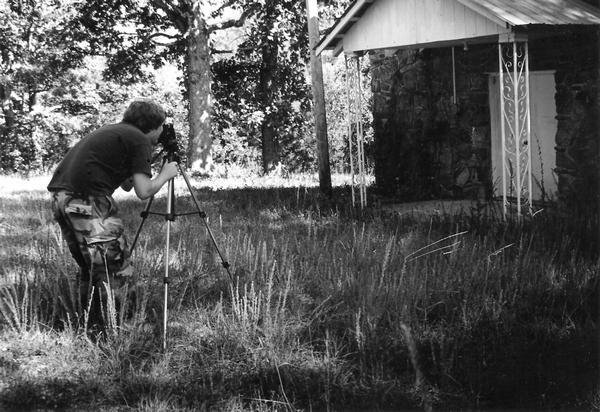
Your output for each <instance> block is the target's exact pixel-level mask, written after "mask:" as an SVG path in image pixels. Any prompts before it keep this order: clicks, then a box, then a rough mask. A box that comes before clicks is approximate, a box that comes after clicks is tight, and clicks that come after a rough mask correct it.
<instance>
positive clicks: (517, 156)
mask: <svg viewBox="0 0 600 412" xmlns="http://www.w3.org/2000/svg"><path fill="white" fill-rule="evenodd" d="M512 46H513V101H514V103H513V104H514V111H515V113H514V114H515V119H514V120H515V124H514V126H513V127H514V130H513V136H514V139H515V163H516V167H515V168H516V171H517V172H516V173H515V177H516V180H517V181H516V189H517V219H518V220H519V221H520V220H521V190H522V186H523V182H521V133H520V131H521V127H520V124H519V67H518V64H517V61H518V57H517V42H516V41H514V42H513V44H512Z"/></svg>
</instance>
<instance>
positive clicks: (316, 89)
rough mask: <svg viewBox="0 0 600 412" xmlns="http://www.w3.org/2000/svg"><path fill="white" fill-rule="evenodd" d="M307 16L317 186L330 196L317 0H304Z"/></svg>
mask: <svg viewBox="0 0 600 412" xmlns="http://www.w3.org/2000/svg"><path fill="white" fill-rule="evenodd" d="M306 14H307V16H308V44H309V47H310V68H311V70H310V73H311V78H312V93H313V101H314V108H313V113H314V116H315V133H316V136H317V157H318V160H319V187H320V189H321V192H322V193H323V194H325V195H326V196H331V168H330V166H329V142H328V141H327V119H326V116H325V89H324V87H323V63H322V61H321V56H317V55H316V53H315V47H316V45H317V42H318V41H319V16H318V8H317V0H306Z"/></svg>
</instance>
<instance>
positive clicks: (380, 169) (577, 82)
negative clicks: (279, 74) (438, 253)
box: [317, 0, 600, 211]
mask: <svg viewBox="0 0 600 412" xmlns="http://www.w3.org/2000/svg"><path fill="white" fill-rule="evenodd" d="M596 3H597V1H595V0H594V1H592V0H590V1H587V2H584V1H581V0H520V1H518V2H517V1H514V0H480V1H475V0H419V1H414V0H370V1H367V0H356V1H354V2H353V3H352V4H351V5H350V6H349V7H348V9H347V10H346V12H345V13H344V15H343V16H342V17H340V18H339V19H338V20H337V21H336V23H335V24H334V25H333V26H332V27H331V28H330V30H329V31H328V32H327V33H326V34H325V36H324V37H323V38H322V40H321V42H320V43H319V45H318V47H317V52H322V51H323V50H325V49H330V50H334V53H336V54H339V53H341V52H343V53H345V54H346V56H348V57H352V58H361V56H364V57H363V58H369V59H370V63H371V64H370V67H371V69H370V75H371V85H372V92H373V107H372V109H373V119H374V135H375V159H374V160H375V178H376V187H377V190H378V191H380V192H381V193H383V194H385V195H386V196H390V197H393V198H397V199H400V200H417V199H428V198H429V199H431V198H491V197H499V198H503V199H504V204H505V205H507V206H506V207H511V205H514V204H518V207H519V209H520V210H521V209H522V210H523V211H525V210H526V209H527V208H533V207H534V206H535V205H536V204H537V203H539V202H546V201H553V200H561V201H562V202H563V203H567V204H577V205H582V204H587V203H590V202H594V201H595V199H596V197H597V194H598V187H599V165H600V161H599V153H600V145H599V141H600V139H599V134H598V117H599V115H600V109H599V107H598V103H597V101H598V94H599V93H600V91H599V90H598V87H597V85H598V82H599V81H600V79H599V68H598V61H599V56H598V51H599V41H598V36H599V33H600V29H599V26H598V24H600V9H598V8H596V7H595V6H594V5H595V4H596ZM501 85H502V87H501Z"/></svg>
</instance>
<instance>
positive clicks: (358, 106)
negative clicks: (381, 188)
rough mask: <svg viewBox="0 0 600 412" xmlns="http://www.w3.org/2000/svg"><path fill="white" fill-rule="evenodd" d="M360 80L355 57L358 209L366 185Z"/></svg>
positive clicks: (357, 59) (363, 201)
mask: <svg viewBox="0 0 600 412" xmlns="http://www.w3.org/2000/svg"><path fill="white" fill-rule="evenodd" d="M361 82H362V79H361V76H360V56H357V57H356V83H357V85H356V90H357V95H356V146H357V149H358V151H357V152H358V171H359V179H360V180H359V189H360V207H361V208H364V207H365V206H366V205H367V183H366V181H365V145H364V141H365V137H364V133H363V123H362V84H361Z"/></svg>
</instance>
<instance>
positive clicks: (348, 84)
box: [344, 54, 356, 206]
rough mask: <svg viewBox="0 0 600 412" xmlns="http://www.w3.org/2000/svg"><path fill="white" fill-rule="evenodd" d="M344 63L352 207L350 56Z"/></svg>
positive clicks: (354, 201)
mask: <svg viewBox="0 0 600 412" xmlns="http://www.w3.org/2000/svg"><path fill="white" fill-rule="evenodd" d="M344 63H345V64H346V104H347V107H346V109H347V110H346V114H347V116H348V119H347V121H348V155H349V157H350V178H351V179H352V180H351V182H350V187H351V190H352V206H354V205H355V204H356V194H355V193H354V156H353V153H352V151H353V145H352V99H351V97H350V89H351V88H352V81H351V78H350V70H349V69H348V55H346V54H344Z"/></svg>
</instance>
